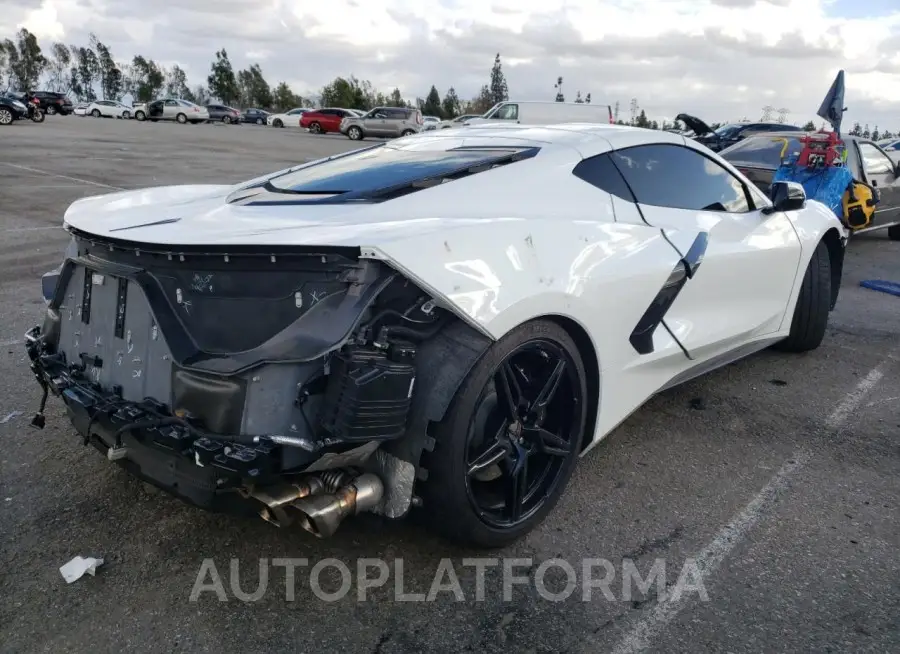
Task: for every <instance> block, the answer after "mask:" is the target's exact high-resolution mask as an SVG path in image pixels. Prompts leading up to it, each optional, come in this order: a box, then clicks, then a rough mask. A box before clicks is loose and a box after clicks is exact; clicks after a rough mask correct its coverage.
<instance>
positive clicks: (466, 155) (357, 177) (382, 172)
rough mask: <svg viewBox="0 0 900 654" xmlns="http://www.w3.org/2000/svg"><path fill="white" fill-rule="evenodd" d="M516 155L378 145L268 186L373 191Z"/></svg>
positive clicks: (297, 190) (507, 151)
mask: <svg viewBox="0 0 900 654" xmlns="http://www.w3.org/2000/svg"><path fill="white" fill-rule="evenodd" d="M515 151H516V148H477V149H476V148H465V149H456V150H443V149H427V150H426V149H419V148H417V149H406V148H402V149H401V148H397V147H393V146H391V145H388V144H385V145H377V146H375V147H372V148H367V149H365V150H359V151H356V152H352V153H350V154H347V155H339V156H337V157H334V158H332V159H326V160H325V161H322V162H321V163H316V164H313V165H310V166H307V167H305V168H301V169H300V170H295V171H293V172H289V173H286V174H284V175H281V176H280V177H276V178H274V179H271V180H269V182H270V185H271V186H273V187H274V188H275V189H277V190H281V191H290V192H293V193H302V194H309V195H313V194H330V193H350V192H360V191H372V190H378V189H384V188H389V187H392V186H398V185H403V184H407V183H411V182H414V181H418V180H423V179H426V178H432V177H441V176H444V175H446V174H448V173H451V172H453V171H456V170H459V169H461V168H467V167H471V166H475V165H478V164H483V163H486V162H489V161H491V160H492V159H495V158H497V157H502V156H505V155H508V154H510V153H513V152H515Z"/></svg>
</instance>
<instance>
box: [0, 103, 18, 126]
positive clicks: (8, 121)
mask: <svg viewBox="0 0 900 654" xmlns="http://www.w3.org/2000/svg"><path fill="white" fill-rule="evenodd" d="M14 121H15V118H13V113H12V111H10V110H9V109H6V108H5V107H0V125H12V124H13V122H14Z"/></svg>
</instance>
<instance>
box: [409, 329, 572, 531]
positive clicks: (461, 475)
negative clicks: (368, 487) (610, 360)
mask: <svg viewBox="0 0 900 654" xmlns="http://www.w3.org/2000/svg"><path fill="white" fill-rule="evenodd" d="M542 351H543V352H547V353H550V354H549V355H548V357H547V358H546V359H545V358H544V357H543V355H542V354H541V352H542ZM554 360H555V361H557V363H554ZM558 362H563V364H559V363H558ZM523 363H524V364H525V365H522V364H523ZM511 364H515V365H516V368H513V367H512V365H511ZM560 365H561V367H560ZM526 368H527V372H528V375H527V378H528V379H532V380H538V379H539V380H540V381H538V382H537V383H536V384H535V383H530V384H526V383H525V379H526V377H524V376H523V375H522V373H521V372H515V370H522V369H526ZM501 370H506V371H507V372H509V373H511V374H513V375H514V376H515V377H516V378H518V382H517V384H518V387H519V388H522V389H523V390H524V391H525V392H524V393H522V394H521V395H519V397H520V398H527V399H528V403H529V404H530V405H533V404H534V403H535V401H536V400H537V399H538V396H539V390H540V387H549V386H552V384H549V383H547V382H548V380H550V379H552V378H553V375H552V374H548V373H550V372H551V371H554V370H556V371H558V372H559V375H558V376H557V382H556V385H555V387H554V389H553V391H551V394H550V397H551V400H550V403H549V405H548V406H547V407H546V416H545V417H550V418H551V419H550V422H548V423H546V425H551V424H553V425H559V426H560V427H561V431H560V434H559V435H557V436H553V435H551V436H546V435H545V436H544V437H543V438H540V439H539V438H538V432H537V431H535V430H533V429H531V428H529V427H528V426H529V425H532V426H533V425H535V424H537V425H538V426H540V425H541V424H543V418H541V419H540V421H539V422H537V423H535V422H534V421H533V420H532V418H529V417H528V415H530V414H528V415H526V417H524V418H523V417H521V416H522V415H525V412H524V411H519V412H518V414H517V415H518V416H519V417H517V418H516V419H515V420H514V421H512V420H511V419H510V417H509V416H510V414H511V413H512V411H511V410H506V409H505V407H508V404H507V403H506V402H504V401H502V399H501V398H502V397H503V393H502V392H501V393H499V394H498V392H497V389H498V388H501V386H499V385H498V383H497V382H495V381H494V380H495V378H498V375H499V374H500V373H499V371H501ZM507 379H508V378H507ZM507 387H508V388H513V386H512V385H508V386H507ZM525 389H527V390H525ZM514 394H516V395H518V394H517V393H514ZM586 417H587V381H586V375H585V370H584V365H583V364H582V362H581V358H580V356H579V353H578V348H577V346H576V345H575V342H574V341H573V340H572V338H571V336H569V334H568V333H567V332H566V331H565V330H564V329H563V328H562V327H560V326H559V325H558V324H556V323H555V322H552V321H549V320H534V321H531V322H528V323H525V324H523V325H520V326H519V327H517V328H516V329H514V330H512V331H511V332H510V333H509V334H507V335H506V336H504V337H503V338H501V339H500V340H499V341H497V342H496V343H494V344H493V345H492V346H491V347H490V349H489V350H488V351H487V352H486V353H485V354H484V356H482V357H481V359H480V360H479V361H478V362H477V363H476V364H475V366H474V367H473V369H472V370H471V371H470V372H469V375H468V376H467V377H466V379H465V380H464V381H463V383H462V385H461V386H460V388H459V390H458V391H457V392H456V395H455V396H454V398H453V401H452V403H451V405H450V407H449V408H448V410H447V413H446V414H445V418H444V420H442V421H441V422H440V423H438V424H437V425H436V426H435V427H436V428H435V429H434V431H433V433H432V435H433V437H434V439H435V444H434V449H433V450H432V451H431V452H425V453H423V457H422V462H423V466H424V467H425V469H426V470H427V479H426V481H425V482H424V483H423V485H422V486H421V488H420V489H419V492H420V494H421V496H422V499H423V505H422V506H423V509H422V511H421V513H420V515H421V517H422V518H423V519H424V520H425V521H426V522H428V523H430V526H431V527H432V528H433V529H434V530H436V531H438V532H439V533H441V534H442V535H443V536H444V537H446V538H448V539H450V540H452V541H455V542H458V543H461V544H464V545H476V546H479V547H488V548H493V547H502V546H503V545H507V544H509V543H511V542H513V541H515V540H517V539H518V538H520V537H522V536H524V535H525V534H526V533H528V532H529V531H531V530H532V529H534V528H535V527H536V526H537V525H538V524H540V523H541V521H543V520H544V518H545V517H546V516H547V514H548V513H550V511H552V510H553V508H554V506H555V505H556V503H557V501H558V500H559V498H560V496H561V495H562V493H563V491H564V490H565V487H566V485H567V483H568V481H569V478H570V477H571V475H572V471H573V470H574V468H575V464H576V462H577V460H578V454H579V452H580V451H581V443H582V442H583V439H582V437H583V434H584V428H585V423H586ZM549 433H550V432H549V427H548V429H547V430H545V434H549ZM516 434H517V435H518V436H519V438H516ZM538 441H540V442H538ZM553 446H558V447H553ZM548 448H549V449H552V450H554V452H550V451H547V450H548ZM479 452H480V454H479ZM497 456H500V457H501V458H497ZM479 459H480V460H481V461H480V463H479ZM523 460H524V461H528V464H527V466H526V467H525V481H526V488H525V492H524V494H523V497H524V498H525V499H524V500H523V504H524V506H522V505H519V514H518V515H517V513H516V511H512V510H511V506H512V505H517V503H515V502H511V501H508V500H511V499H512V497H513V496H510V497H509V498H508V499H503V500H502V501H501V502H500V503H501V504H502V505H503V508H502V509H500V513H499V514H496V513H495V511H496V510H497V507H496V506H493V507H487V505H486V504H484V503H483V501H487V500H497V499H498V498H500V497H504V498H506V493H507V492H510V491H511V489H512V488H513V487H514V486H513V485H512V484H510V482H511V481H512V480H513V479H516V478H518V477H514V476H513V475H514V474H515V470H516V469H517V468H518V467H519V465H518V464H521V462H522V461H523ZM517 462H518V464H517ZM542 471H543V472H542ZM529 473H530V474H533V475H534V479H532V480H530V481H531V482H532V483H536V484H537V485H536V486H535V487H534V488H530V487H528V481H529V480H528V476H529ZM519 474H521V473H519ZM545 483H546V484H547V486H546V487H545V488H543V489H542V488H541V485H542V484H545ZM507 504H509V505H510V506H507ZM531 504H533V505H531ZM522 511H524V513H521V512H522ZM503 516H507V517H503Z"/></svg>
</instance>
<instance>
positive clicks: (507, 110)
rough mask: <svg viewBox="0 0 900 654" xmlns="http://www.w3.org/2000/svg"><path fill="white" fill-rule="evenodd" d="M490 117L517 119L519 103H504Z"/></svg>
mask: <svg viewBox="0 0 900 654" xmlns="http://www.w3.org/2000/svg"><path fill="white" fill-rule="evenodd" d="M491 118H496V119H497V120H519V105H517V104H505V105H503V106H502V107H500V109H499V110H498V111H497V113H495V114H494V115H493V116H491Z"/></svg>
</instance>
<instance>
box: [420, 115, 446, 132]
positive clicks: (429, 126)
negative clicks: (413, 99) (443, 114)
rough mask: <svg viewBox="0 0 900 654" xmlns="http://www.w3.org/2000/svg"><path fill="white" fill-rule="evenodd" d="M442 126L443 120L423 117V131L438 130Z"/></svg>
mask: <svg viewBox="0 0 900 654" xmlns="http://www.w3.org/2000/svg"><path fill="white" fill-rule="evenodd" d="M440 124H441V119H440V118H438V117H437V116H422V129H424V130H425V131H426V132H430V131H431V130H434V129H437V128H438V125H440Z"/></svg>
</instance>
